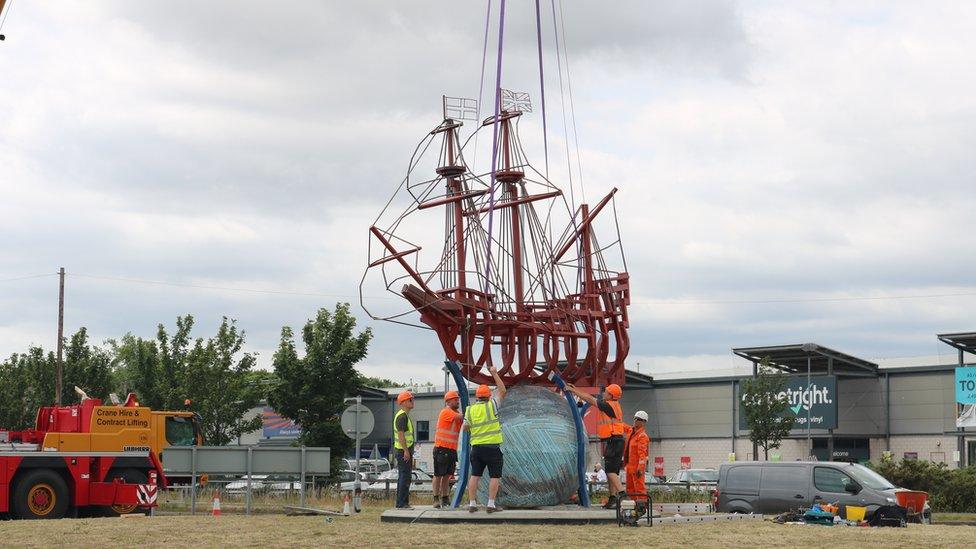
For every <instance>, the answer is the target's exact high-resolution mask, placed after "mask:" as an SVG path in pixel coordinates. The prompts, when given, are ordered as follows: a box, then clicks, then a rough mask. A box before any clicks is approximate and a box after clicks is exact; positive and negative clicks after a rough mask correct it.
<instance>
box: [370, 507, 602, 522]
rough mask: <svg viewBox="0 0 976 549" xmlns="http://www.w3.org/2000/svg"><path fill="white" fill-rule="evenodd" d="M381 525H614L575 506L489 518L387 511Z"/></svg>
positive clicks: (594, 510)
mask: <svg viewBox="0 0 976 549" xmlns="http://www.w3.org/2000/svg"><path fill="white" fill-rule="evenodd" d="M380 521H382V522H427V523H437V524H460V523H470V522H475V523H481V524H484V523H496V522H497V523H517V524H600V523H603V524H616V523H617V514H616V511H614V510H613V509H602V508H600V507H591V508H584V507H580V506H578V505H554V506H551V507H539V508H537V509H505V510H504V511H501V512H498V513H492V514H488V513H487V512H486V511H485V507H484V506H481V507H479V509H478V511H477V512H474V513H470V512H468V508H467V507H466V506H461V507H458V508H457V509H447V510H441V509H434V507H433V506H431V505H418V506H415V507H414V508H413V509H388V510H386V511H384V512H383V514H382V515H381V516H380Z"/></svg>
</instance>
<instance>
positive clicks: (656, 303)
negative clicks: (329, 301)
mask: <svg viewBox="0 0 976 549" xmlns="http://www.w3.org/2000/svg"><path fill="white" fill-rule="evenodd" d="M57 275H58V273H43V274H34V275H25V276H18V277H13V278H2V279H0V283H2V282H14V281H17V280H30V279H35V278H45V277H50V276H57ZM66 276H75V277H78V278H88V279H92V280H106V281H112V282H126V283H130V284H146V285H153V286H171V287H176V288H193V289H197V290H216V291H224V292H243V293H251V294H268V295H290V296H300V297H328V298H334V299H359V298H360V297H362V298H363V299H383V300H393V299H397V298H396V297H393V296H390V297H387V296H358V295H347V294H332V293H325V292H314V291H308V290H279V289H272V288H241V287H235V286H219V285H212V284H192V283H188V282H172V281H165V280H146V279H139V278H127V277H119V276H102V275H92V274H83V273H70V272H69V273H66ZM947 297H976V291H974V292H953V293H940V294H907V295H877V296H844V297H785V298H774V299H695V300H687V301H660V300H658V301H644V300H641V301H632V302H631V305H632V306H655V307H666V306H671V305H680V306H686V305H773V304H789V303H841V302H855V301H899V300H907V299H941V298H947Z"/></svg>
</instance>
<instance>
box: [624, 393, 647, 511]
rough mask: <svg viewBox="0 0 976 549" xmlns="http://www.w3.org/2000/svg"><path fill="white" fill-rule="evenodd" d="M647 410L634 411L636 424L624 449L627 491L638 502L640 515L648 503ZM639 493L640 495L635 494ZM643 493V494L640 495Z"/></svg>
mask: <svg viewBox="0 0 976 549" xmlns="http://www.w3.org/2000/svg"><path fill="white" fill-rule="evenodd" d="M645 425H647V412H645V411H643V410H639V411H637V412H636V413H634V426H633V427H632V428H631V430H630V435H629V436H628V437H627V447H626V448H625V449H624V464H626V470H627V493H628V494H631V499H633V500H634V502H636V504H637V511H638V513H637V514H638V515H643V514H644V510H645V509H646V507H645V506H646V505H647V486H645V484H644V472H645V470H646V469H647V450H648V444H650V439H648V438H647V431H645V430H644V426H645ZM635 494H638V495H635ZM640 494H643V495H640Z"/></svg>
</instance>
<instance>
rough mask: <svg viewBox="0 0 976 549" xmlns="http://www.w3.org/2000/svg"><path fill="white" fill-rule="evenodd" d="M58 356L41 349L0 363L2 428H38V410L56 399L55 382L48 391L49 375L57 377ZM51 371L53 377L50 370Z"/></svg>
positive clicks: (51, 381) (29, 351)
mask: <svg viewBox="0 0 976 549" xmlns="http://www.w3.org/2000/svg"><path fill="white" fill-rule="evenodd" d="M54 360H55V358H54V355H53V354H50V353H49V354H47V355H45V353H44V349H42V348H41V347H36V346H35V347H31V348H30V349H28V350H27V352H26V353H14V354H13V355H11V356H10V358H8V359H6V360H4V361H3V363H2V364H0V427H3V428H5V429H12V430H20V429H27V428H29V427H33V426H34V419H35V418H36V417H37V409H38V408H39V407H40V406H49V405H51V403H52V402H53V400H54V381H53V377H52V379H51V380H50V388H49V389H48V390H45V389H47V384H46V383H44V382H45V381H47V380H46V379H44V377H45V376H48V375H50V376H53V372H54V370H53V366H52V365H53V363H54ZM49 370H50V372H51V373H50V374H48V371H49Z"/></svg>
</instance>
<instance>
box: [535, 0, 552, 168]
mask: <svg viewBox="0 0 976 549" xmlns="http://www.w3.org/2000/svg"><path fill="white" fill-rule="evenodd" d="M535 37H536V44H537V45H538V48H539V95H540V96H541V99H542V149H543V151H544V153H545V159H546V179H549V136H548V133H547V131H546V77H545V74H544V73H543V71H542V10H541V8H540V7H539V0H535Z"/></svg>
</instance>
